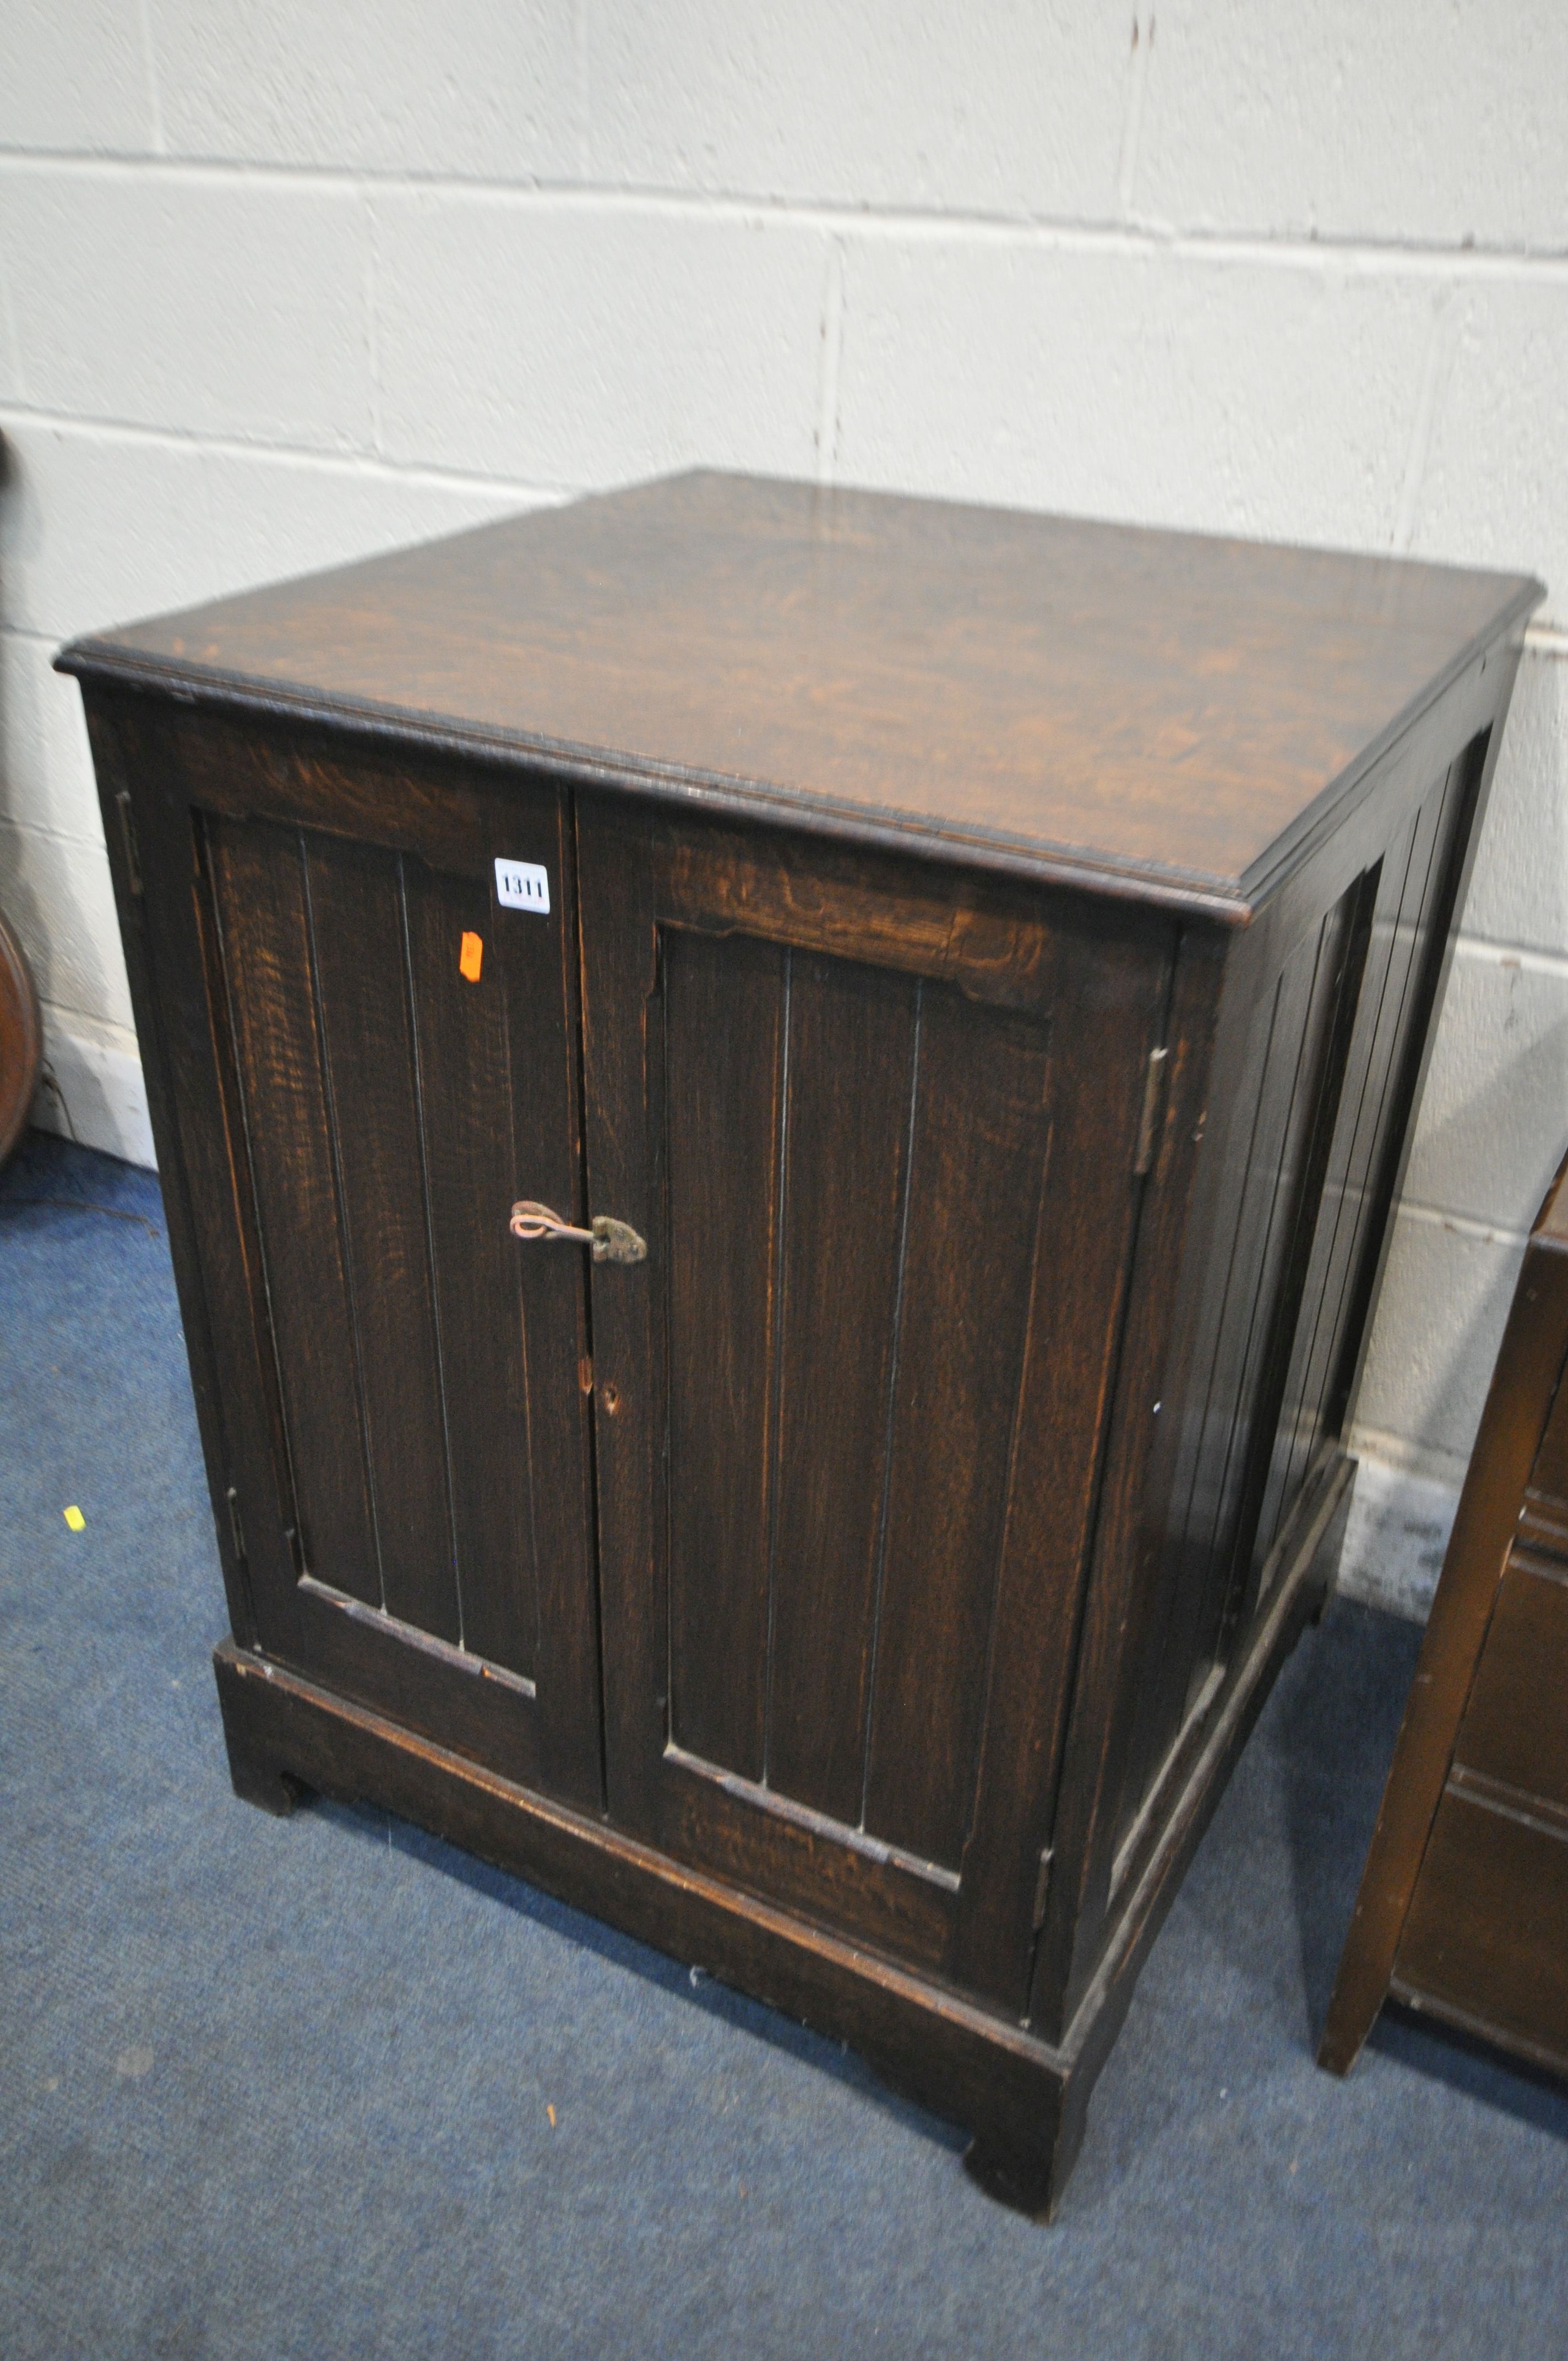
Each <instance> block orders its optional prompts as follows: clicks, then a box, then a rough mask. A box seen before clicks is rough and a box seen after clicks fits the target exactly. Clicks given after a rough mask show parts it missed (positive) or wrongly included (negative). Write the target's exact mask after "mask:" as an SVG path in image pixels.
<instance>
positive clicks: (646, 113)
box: [587, 0, 1134, 221]
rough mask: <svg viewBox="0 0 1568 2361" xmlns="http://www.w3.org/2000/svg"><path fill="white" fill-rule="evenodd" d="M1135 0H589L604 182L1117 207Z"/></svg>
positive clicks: (886, 199)
mask: <svg viewBox="0 0 1568 2361" xmlns="http://www.w3.org/2000/svg"><path fill="white" fill-rule="evenodd" d="M1133 15H1134V11H1133V9H1132V8H1131V7H1130V6H1129V7H1128V8H1127V9H1126V10H1125V11H1123V10H1115V11H1113V10H1110V9H1102V8H1084V7H1074V6H1070V5H1062V0H1054V5H1050V4H1049V0H1047V5H1025V0H968V5H966V0H937V5H926V6H922V7H920V8H916V9H911V8H906V7H900V6H898V5H896V0H872V5H861V6H857V7H852V8H845V7H835V6H833V5H830V0H792V5H785V0H753V4H752V5H748V6H746V7H744V8H736V7H734V6H732V5H726V0H664V5H654V0H631V5H627V0H620V5H617V6H615V7H613V8H604V9H599V8H596V9H593V10H591V11H590V12H589V15H588V53H587V84H588V105H587V156H588V164H589V169H590V170H591V172H592V174H593V176H594V178H595V179H596V180H598V181H618V182H624V183H630V184H632V185H636V186H641V187H643V188H679V189H704V190H718V191H725V192H737V193H744V194H762V195H765V196H770V197H788V198H795V199H797V200H801V201H805V202H807V203H809V202H811V201H813V200H816V201H818V202H823V203H833V204H845V205H856V206H859V205H888V206H897V207H905V206H907V207H914V208H917V209H919V210H921V211H932V212H940V211H942V210H943V209H955V210H959V211H967V212H983V213H1008V214H1034V215H1039V214H1047V215H1051V216H1054V217H1056V218H1058V219H1059V218H1063V217H1068V218H1072V219H1075V220H1083V219H1094V220H1100V221H1104V220H1107V219H1109V218H1111V217H1112V216H1113V213H1114V209H1115V200H1116V180H1117V167H1118V159H1119V157H1120V153H1121V145H1122V133H1123V124H1124V116H1125V112H1126V106H1127V96H1128V87H1129V82H1130V76H1131V70H1132V63H1133V53H1132V47H1131V28H1132V19H1133Z"/></svg>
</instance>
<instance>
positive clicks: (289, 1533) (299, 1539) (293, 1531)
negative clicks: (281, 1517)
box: [283, 1525, 310, 1581]
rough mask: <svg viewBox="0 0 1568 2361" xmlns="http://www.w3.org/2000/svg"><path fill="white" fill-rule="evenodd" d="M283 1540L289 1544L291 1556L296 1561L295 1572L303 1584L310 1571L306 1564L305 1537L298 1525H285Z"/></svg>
mask: <svg viewBox="0 0 1568 2361" xmlns="http://www.w3.org/2000/svg"><path fill="white" fill-rule="evenodd" d="M283 1539H284V1541H285V1543H287V1544H288V1550H289V1555H290V1556H291V1558H292V1559H293V1561H294V1572H295V1574H296V1575H297V1576H299V1578H300V1579H301V1581H303V1580H304V1577H305V1576H306V1574H307V1573H308V1572H309V1571H310V1569H309V1567H308V1566H307V1565H306V1564H305V1537H304V1535H303V1534H302V1532H301V1531H300V1528H299V1526H298V1525H285V1526H284V1528H283Z"/></svg>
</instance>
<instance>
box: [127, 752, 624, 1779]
mask: <svg viewBox="0 0 1568 2361" xmlns="http://www.w3.org/2000/svg"><path fill="white" fill-rule="evenodd" d="M144 727H145V729H146V731H147V733H148V740H147V742H145V743H143V744H142V745H141V747H140V748H139V751H137V752H136V753H135V754H134V756H133V759H132V761H131V763H130V765H129V768H130V771H131V774H132V775H133V777H134V779H135V781H136V783H137V784H136V795H135V803H136V826H137V835H138V839H139V840H140V844H141V849H142V854H143V863H144V867H145V870H146V873H147V876H148V881H149V883H148V895H147V911H146V926H147V929H148V953H149V957H150V960H151V962H152V964H153V966H154V968H155V969H156V970H157V971H159V975H160V981H161V983H162V986H163V989H162V993H161V994H160V998H159V1007H160V1009H161V1011H162V1012H163V1014H162V1022H163V1023H164V1025H165V1027H168V1028H171V1030H172V1034H173V1038H170V1039H168V1040H167V1041H166V1043H165V1051H166V1055H165V1059H164V1061H163V1062H164V1068H165V1071H167V1072H169V1073H170V1075H171V1077H172V1078H173V1082H174V1087H175V1094H176V1097H177V1099H182V1100H184V1101H185V1102H186V1103H187V1104H186V1105H185V1106H184V1107H182V1108H181V1110H180V1112H181V1115H185V1114H188V1115H189V1117H190V1119H189V1120H188V1121H181V1124H180V1127H179V1128H180V1141H181V1154H183V1155H185V1156H187V1157H189V1158H194V1159H206V1162H207V1164H208V1166H209V1167H210V1168H211V1169H208V1170H204V1171H197V1170H192V1171H191V1173H190V1176H189V1177H190V1180H191V1184H192V1185H191V1187H190V1189H189V1192H188V1194H189V1201H190V1217H191V1219H192V1225H193V1227H194V1230H195V1232H196V1236H195V1246H196V1251H197V1256H198V1258H199V1261H200V1264H201V1267H202V1270H203V1282H204V1289H203V1291H204V1294H205V1296H206V1299H207V1303H208V1305H209V1306H210V1313H211V1318H210V1328H211V1340H210V1341H211V1352H212V1363H213V1366H214V1367H215V1368H216V1371H217V1377H218V1392H219V1395H220V1397H221V1400H220V1402H219V1403H218V1405H216V1415H217V1416H218V1418H219V1421H220V1424H221V1429H222V1432H221V1437H220V1440H219V1443H218V1445H217V1448H218V1451H219V1453H220V1454H221V1455H222V1456H223V1458H224V1459H225V1462H226V1464H227V1466H228V1467H229V1468H230V1470H231V1471H232V1472H231V1477H230V1483H231V1495H230V1507H231V1510H232V1514H233V1522H232V1534H231V1535H230V1536H227V1537H226V1538H232V1541H233V1544H234V1547H235V1549H236V1552H237V1553H240V1554H241V1555H242V1559H243V1566H242V1571H243V1576H244V1578H245V1580H246V1581H247V1583H248V1586H249V1589H250V1593H251V1597H252V1600H253V1605H254V1621H255V1630H256V1634H257V1637H258V1640H259V1642H260V1643H261V1645H262V1646H263V1648H264V1649H265V1650H266V1651H267V1652H268V1653H270V1654H273V1655H275V1656H277V1657H279V1658H280V1659H282V1660H283V1661H285V1662H289V1663H291V1664H297V1665H299V1666H300V1667H301V1668H302V1670H304V1671H305V1672H306V1673H307V1674H311V1675H315V1676H317V1677H319V1678H321V1679H322V1680H323V1681H325V1682H327V1683H329V1684H330V1685H331V1686H333V1687H334V1688H336V1689H338V1690H340V1691H343V1692H345V1693H346V1694H348V1695H350V1696H352V1697H358V1698H360V1699H362V1700H364V1701H365V1702H367V1704H370V1705H372V1706H374V1707H377V1708H381V1709H382V1710H384V1711H386V1712H388V1713H389V1714H391V1715H393V1716H394V1717H395V1718H396V1719H398V1720H399V1721H400V1722H402V1723H403V1724H405V1725H406V1726H408V1727H411V1728H412V1729H414V1730H422V1731H423V1732H425V1733H426V1734H427V1735H428V1736H430V1737H432V1738H433V1739H435V1740H436V1741H439V1742H441V1743H444V1744H446V1745H449V1746H452V1747H455V1748H456V1749H457V1750H459V1751H461V1752H466V1753H468V1754H471V1755H474V1756H476V1757H477V1758H478V1759H480V1760H482V1761H484V1762H485V1763H488V1764H489V1765H490V1766H491V1767H493V1768H494V1769H496V1770H498V1771H500V1772H502V1773H506V1774H508V1775H510V1776H512V1777H514V1778H517V1779H520V1780H523V1781H526V1782H527V1783H529V1784H538V1785H542V1786H543V1787H546V1788H548V1789H551V1790H553V1791H554V1792H555V1793H557V1794H560V1795H565V1796H567V1797H570V1798H572V1799H574V1800H576V1801H577V1802H579V1803H582V1804H584V1805H586V1806H590V1807H596V1808H597V1807H598V1805H599V1803H600V1801H601V1795H602V1781H601V1770H600V1752H599V1728H598V1661H597V1646H596V1639H595V1606H594V1591H593V1579H594V1577H593V1555H592V1547H591V1500H590V1495H589V1443H588V1434H587V1414H588V1413H587V1396H586V1392H585V1382H586V1370H587V1298H586V1279H585V1273H584V1266H583V1261H582V1257H580V1256H578V1255H576V1254H573V1253H569V1252H566V1251H564V1250H555V1251H552V1252H550V1253H544V1254H535V1255H530V1254H528V1253H527V1252H526V1251H525V1250H523V1249H522V1248H521V1246H519V1244H518V1242H517V1240H516V1239H515V1238H513V1237H512V1236H511V1235H509V1231H508V1214H509V1212H510V1207H511V1205H512V1204H513V1202H515V1201H517V1200H518V1199H520V1198H532V1199H538V1200H542V1201H544V1202H549V1203H551V1204H553V1205H554V1207H556V1208H557V1209H558V1210H559V1212H560V1213H561V1214H562V1215H563V1217H564V1218H565V1219H566V1220H571V1219H572V1218H573V1217H574V1215H575V1214H576V1213H580V1212H581V1210H582V1209H581V1206H580V1204H579V1195H580V1175H581V1153H580V1138H579V1133H578V1118H577V1105H576V931H575V925H574V906H575V905H574V893H573V881H572V873H571V845H570V836H569V830H568V829H567V827H566V824H565V807H564V804H563V799H562V797H561V796H560V795H559V794H558V793H556V792H555V791H554V789H550V788H547V787H543V786H540V787H532V786H530V785H528V784H526V783H521V782H518V781H516V780H515V779H507V780H504V781H503V780H502V779H501V778H500V777H499V774H496V775H495V776H493V777H492V776H491V774H487V773H486V772H485V771H483V770H482V769H478V768H477V767H473V766H464V767H461V768H459V767H458V766H456V765H453V766H451V767H450V768H448V767H446V766H441V765H437V764H436V763H431V764H430V765H428V767H427V768H422V766H421V764H420V763H419V762H418V761H417V759H415V760H411V761H405V759H404V758H403V757H402V756H398V757H396V758H390V757H378V756H376V755H375V754H374V753H372V752H366V753H365V754H364V755H363V756H360V755H356V754H345V752H344V751H343V748H342V745H341V741H339V743H338V745H337V746H336V747H335V749H334V742H333V741H330V740H327V739H324V738H323V739H316V740H313V739H310V738H305V737H301V738H298V739H293V738H287V737H280V739H278V740H277V741H268V740H267V739H265V738H263V737H261V736H258V734H257V733H255V732H254V731H251V730H239V729H237V728H231V727H225V725H223V724H220V723H215V722H198V721H196V720H195V719H193V718H191V719H178V718H170V719H167V720H164V721H161V722H157V721H148V723H146V724H145V725H144ZM498 859H499V860H500V861H501V862H503V863H504V864H505V868H504V873H503V874H502V876H501V877H500V878H498V872H497V862H498ZM503 890H504V891H506V892H507V893H508V895H509V897H510V898H509V900H506V901H503V900H502V899H501V898H500V896H501V894H502V892H503ZM219 1168H223V1169H219ZM212 1449H213V1445H212V1443H211V1441H209V1452H210V1453H211V1451H212Z"/></svg>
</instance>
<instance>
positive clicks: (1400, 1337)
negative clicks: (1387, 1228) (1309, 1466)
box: [1353, 1208, 1524, 1468]
mask: <svg viewBox="0 0 1568 2361" xmlns="http://www.w3.org/2000/svg"><path fill="white" fill-rule="evenodd" d="M1523 1258H1524V1248H1523V1246H1519V1245H1517V1244H1515V1243H1513V1242H1512V1241H1510V1240H1508V1239H1506V1238H1502V1237H1497V1236H1493V1235H1488V1234H1487V1233H1486V1232H1482V1231H1477V1230H1475V1229H1474V1228H1471V1227H1469V1226H1464V1225H1460V1224H1456V1223H1453V1222H1445V1221H1442V1220H1439V1219H1436V1218H1426V1217H1423V1216H1421V1215H1420V1214H1418V1213H1412V1212H1411V1211H1409V1208H1403V1209H1401V1211H1400V1213H1399V1215H1398V1219H1397V1221H1396V1223H1395V1225H1394V1237H1393V1243H1392V1246H1391V1247H1390V1249H1389V1255H1388V1266H1387V1271H1386V1273H1385V1276H1384V1283H1383V1293H1382V1296H1381V1299H1380V1300H1379V1302H1378V1306H1377V1314H1376V1324H1375V1326H1374V1328H1373V1333H1372V1341H1371V1345H1370V1348H1369V1350H1368V1353H1367V1358H1366V1368H1365V1375H1364V1377H1363V1379H1362V1385H1361V1392H1360V1396H1359V1398H1358V1400H1356V1401H1355V1403H1354V1405H1353V1408H1354V1422H1355V1425H1356V1427H1357V1428H1358V1429H1366V1428H1372V1429H1376V1431H1378V1432H1379V1433H1384V1434H1387V1435H1390V1436H1393V1437H1396V1438H1398V1439H1401V1440H1402V1441H1404V1442H1405V1443H1406V1444H1409V1446H1410V1447H1411V1448H1412V1451H1413V1452H1417V1453H1420V1455H1421V1456H1422V1457H1423V1459H1424V1461H1425V1463H1426V1465H1427V1466H1429V1467H1431V1466H1434V1464H1435V1463H1442V1464H1446V1465H1448V1466H1452V1467H1455V1468H1458V1467H1462V1466H1463V1465H1464V1462H1465V1461H1466V1460H1468V1458H1469V1455H1470V1451H1471V1446H1472V1445H1473V1444H1474V1443H1475V1429H1476V1427H1477V1426H1478V1425H1479V1424H1480V1421H1481V1411H1482V1406H1483V1404H1484V1403H1485V1401H1486V1389H1487V1387H1488V1386H1489V1385H1490V1384H1491V1382H1492V1368H1493V1365H1494V1363H1495V1362H1496V1360H1497V1347H1498V1345H1500V1344H1501V1342H1502V1336H1503V1328H1504V1324H1505V1323H1506V1322H1507V1320H1508V1306H1509V1305H1510V1303H1511V1302H1512V1301H1513V1294H1514V1287H1515V1284H1516V1282H1517V1280H1518V1279H1519V1264H1520V1262H1521V1261H1522V1260H1523Z"/></svg>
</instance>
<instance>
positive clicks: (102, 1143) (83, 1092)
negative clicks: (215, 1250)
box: [32, 1005, 158, 1169]
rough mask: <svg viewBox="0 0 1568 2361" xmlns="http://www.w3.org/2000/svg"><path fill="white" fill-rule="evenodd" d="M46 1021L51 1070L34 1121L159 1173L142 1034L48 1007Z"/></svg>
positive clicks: (46, 1067) (46, 1066)
mask: <svg viewBox="0 0 1568 2361" xmlns="http://www.w3.org/2000/svg"><path fill="white" fill-rule="evenodd" d="M43 1020H44V1052H43V1071H42V1074H41V1076H40V1079H39V1082H38V1097H37V1098H36V1099H35V1101H34V1102H33V1115H32V1119H33V1121H34V1123H35V1124H37V1126H38V1129H39V1130H40V1131H55V1132H59V1133H60V1134H61V1135H62V1137H65V1138H67V1139H74V1140H75V1141H77V1143H78V1144H79V1145H80V1146H81V1147H83V1148H101V1149H102V1150H103V1152H104V1155H105V1156H118V1157H121V1158H123V1159H124V1160H125V1161H126V1163H127V1164H144V1165H147V1166H148V1167H149V1168H151V1169H156V1167H157V1164H158V1157H157V1153H156V1151H155V1150H154V1148H153V1144H152V1122H151V1118H150V1117H149V1115H148V1106H147V1084H146V1082H145V1080H144V1078H143V1074H142V1066H141V1059H140V1057H139V1056H138V1055H137V1040H136V1035H135V1034H134V1033H127V1032H126V1030H125V1029H124V1027H120V1026H113V1025H93V1024H92V1023H91V1022H90V1020H89V1019H88V1018H86V1017H83V1016H75V1015H71V1014H69V1013H67V1012H65V1011H63V1010H61V1009H58V1008H50V1007H49V1006H48V1005H45V1007H44V1011H43Z"/></svg>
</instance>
